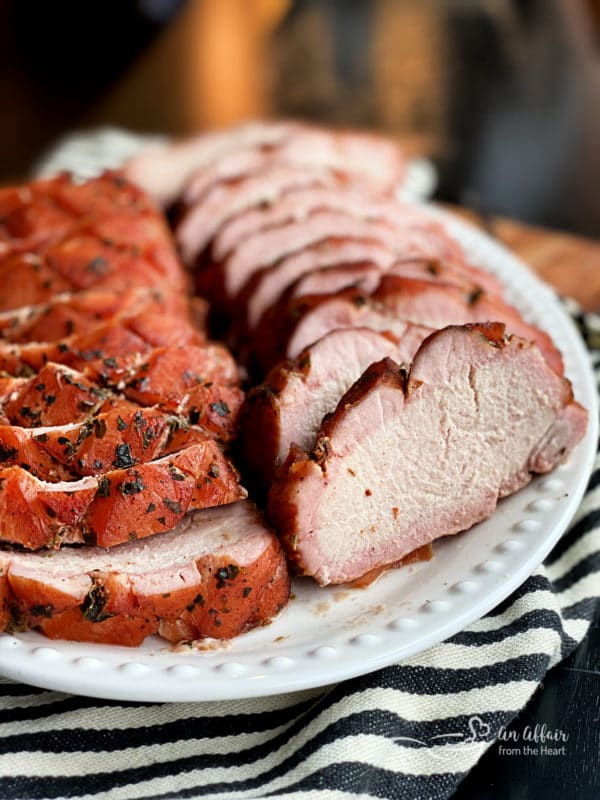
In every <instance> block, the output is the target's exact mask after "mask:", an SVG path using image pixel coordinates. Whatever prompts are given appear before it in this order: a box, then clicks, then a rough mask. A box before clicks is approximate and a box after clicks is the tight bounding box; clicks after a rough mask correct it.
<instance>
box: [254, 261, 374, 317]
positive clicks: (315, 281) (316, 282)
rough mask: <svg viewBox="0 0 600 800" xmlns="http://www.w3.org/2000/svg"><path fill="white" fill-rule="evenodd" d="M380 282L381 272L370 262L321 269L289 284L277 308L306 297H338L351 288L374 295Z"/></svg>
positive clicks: (349, 263)
mask: <svg viewBox="0 0 600 800" xmlns="http://www.w3.org/2000/svg"><path fill="white" fill-rule="evenodd" d="M380 280H381V268H380V267H379V266H378V265H377V263H373V261H369V260H365V261H356V262H348V263H339V264H334V265H333V266H325V267H319V268H318V269H314V270H311V271H310V272H307V273H306V274H305V275H302V276H301V277H300V278H298V279H297V280H295V281H294V283H292V284H290V286H288V287H287V289H286V290H285V292H284V293H283V294H282V295H281V298H280V299H279V301H278V305H279V304H283V305H284V306H285V305H287V303H289V302H290V301H291V300H296V299H297V298H299V297H305V296H306V295H322V294H336V293H337V292H340V291H341V290H342V289H350V288H355V289H358V290H359V291H361V292H364V293H365V294H371V293H372V292H374V291H375V289H376V288H377V287H378V286H379V282H380ZM267 311H268V309H267ZM263 313H267V312H266V311H265V312H263Z"/></svg>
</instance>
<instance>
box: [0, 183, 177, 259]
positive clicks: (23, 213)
mask: <svg viewBox="0 0 600 800" xmlns="http://www.w3.org/2000/svg"><path fill="white" fill-rule="evenodd" d="M116 215H121V216H122V215H126V216H128V217H131V219H134V218H137V219H144V217H146V216H147V217H148V218H151V219H152V220H153V224H154V225H155V227H153V230H154V231H155V232H156V231H158V230H160V231H161V233H160V234H159V236H160V238H161V239H162V237H163V236H164V235H165V231H166V228H165V222H164V219H163V218H162V217H161V216H160V215H159V214H158V211H157V209H156V206H155V205H154V203H153V202H152V201H151V199H150V197H149V196H148V195H147V194H146V193H145V192H143V191H140V189H139V188H138V187H137V186H135V185H134V184H132V183H130V182H129V181H126V180H124V178H123V176H121V175H117V174H116V173H114V172H111V171H107V172H105V173H104V174H103V175H101V176H99V177H97V178H93V179H92V180H89V181H85V182H83V183H80V182H76V181H73V180H72V178H71V176H70V175H69V174H68V173H61V174H59V175H56V176H53V177H51V178H43V179H41V180H36V181H31V182H30V183H27V184H25V185H22V186H10V187H6V188H3V189H1V190H0V220H1V222H0V240H1V241H3V242H4V243H12V244H19V243H28V244H30V245H31V244H34V243H36V242H37V243H40V242H44V241H49V240H57V239H61V238H63V237H64V235H65V234H66V233H69V232H71V231H72V230H73V228H74V227H76V226H78V227H82V226H83V227H85V226H88V227H89V226H90V225H93V224H95V223H96V222H99V221H101V220H103V219H114V217H115V216H116ZM145 221H147V220H145ZM148 230H149V229H147V231H146V234H145V236H144V242H143V243H144V244H147V243H148ZM167 238H168V237H167ZM130 243H131V244H134V243H135V244H138V243H140V244H141V242H130Z"/></svg>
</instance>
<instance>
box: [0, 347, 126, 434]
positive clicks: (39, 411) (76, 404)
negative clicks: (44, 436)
mask: <svg viewBox="0 0 600 800" xmlns="http://www.w3.org/2000/svg"><path fill="white" fill-rule="evenodd" d="M109 394H110V393H109V392H108V391H107V390H106V389H104V388H102V387H100V386H99V385H98V384H97V383H94V381H90V380H89V379H88V378H86V377H85V376H84V375H82V374H81V373H79V372H76V371H75V370H72V369H70V368H69V367H65V366H64V365H62V364H52V363H48V364H45V365H44V366H43V367H42V368H41V369H40V370H39V372H37V374H35V375H33V376H32V377H29V378H2V379H1V382H0V406H1V408H2V416H1V419H2V421H3V422H4V423H8V424H11V425H20V426H22V427H24V428H38V427H40V426H41V425H66V424H68V423H70V422H75V421H77V420H83V419H86V418H87V417H88V416H90V415H91V414H94V413H96V412H97V411H98V410H99V409H100V408H101V407H102V406H103V405H104V403H105V402H106V400H107V398H108V397H109ZM59 398H60V401H59Z"/></svg>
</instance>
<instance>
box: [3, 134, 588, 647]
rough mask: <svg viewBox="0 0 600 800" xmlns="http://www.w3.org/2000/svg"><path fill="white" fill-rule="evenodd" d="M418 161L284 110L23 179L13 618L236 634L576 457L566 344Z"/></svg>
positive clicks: (426, 552)
mask: <svg viewBox="0 0 600 800" xmlns="http://www.w3.org/2000/svg"><path fill="white" fill-rule="evenodd" d="M405 170H406V159H405V157H404V155H403V153H402V151H401V150H400V149H399V148H398V147H397V146H396V145H395V144H394V143H392V142H389V141H387V140H385V139H382V138H379V137H377V136H373V135H368V134H362V133H356V132H339V131H329V130H325V129H320V128H316V127H311V126H308V125H304V124H301V123H297V122H285V121H284V122H275V123H249V124H247V125H242V126H240V127H237V128H232V129H230V130H226V131H220V132H215V133H211V134H205V135H202V136H198V137H196V138H194V139H191V140H189V141H187V142H182V143H180V144H175V145H165V146H163V147H154V148H152V149H148V150H147V151H145V152H142V153H141V154H140V155H139V156H137V157H134V158H133V159H131V160H130V161H129V163H128V164H126V165H125V167H124V169H123V170H122V171H120V172H118V173H114V172H107V173H105V174H103V175H101V176H100V177H98V178H95V179H92V180H89V181H86V182H85V183H75V182H74V181H72V180H71V179H70V177H69V176H68V175H63V174H61V175H58V176H56V177H54V178H49V179H44V180H39V181H34V182H32V183H30V184H27V185H25V186H20V187H16V188H13V189H10V188H9V189H3V190H2V191H0V220H1V222H0V262H1V263H0V270H4V278H5V279H4V280H3V281H2V282H1V284H0V285H1V286H2V290H1V291H0V339H1V341H0V369H1V370H2V372H1V376H0V413H1V415H2V418H1V420H0V423H1V424H0V539H1V541H2V545H1V549H0V627H1V628H3V629H6V630H25V629H28V628H33V629H36V630H38V631H40V632H42V633H43V634H45V635H46V636H48V637H50V638H56V639H72V640H75V641H83V642H99V643H104V644H120V645H127V646H135V645H139V644H140V643H141V642H142V641H143V640H144V639H145V637H146V636H148V635H151V634H159V635H160V636H162V637H163V638H164V639H166V640H168V641H170V642H173V643H175V644H177V643H181V642H185V641H189V640H199V639H205V640H206V641H210V642H212V641H213V640H217V641H218V640H222V641H227V640H229V639H231V638H232V637H235V636H237V635H238V634H240V633H242V632H244V631H247V630H250V629H252V628H254V627H256V626H261V625H265V624H267V623H268V622H269V621H270V620H271V619H273V618H274V617H275V616H276V615H277V614H278V613H279V612H281V611H282V609H284V607H285V605H286V603H287V601H288V599H289V595H290V574H292V575H293V574H299V575H306V576H310V577H311V579H314V580H315V581H316V582H317V583H318V584H320V585H327V584H349V583H351V584H353V585H355V586H356V585H359V584H362V585H367V584H368V583H369V582H370V581H371V580H373V579H374V578H375V577H376V576H377V575H379V574H380V573H381V571H383V570H386V569H389V568H391V567H394V566H398V565H400V564H404V563H407V562H409V561H411V560H412V561H414V560H415V559H427V558H431V554H432V551H431V543H432V542H433V541H434V540H435V539H437V538H439V537H443V536H447V535H450V534H456V533H459V532H460V531H464V530H465V529H467V528H470V527H471V526H473V525H475V524H476V523H478V522H480V521H481V520H484V519H486V518H488V517H490V516H491V515H492V514H493V513H494V511H495V509H496V504H497V502H498V500H499V499H500V498H502V497H505V496H507V495H509V494H511V493H513V492H516V491H518V490H519V489H520V488H522V487H523V486H525V485H526V484H527V483H528V482H529V481H530V480H531V478H532V476H533V475H534V474H536V473H545V472H549V471H551V470H553V469H554V468H555V467H556V466H557V465H558V464H560V463H561V462H563V461H564V460H565V459H567V458H568V456H569V454H570V453H571V452H572V451H573V449H574V448H575V447H576V445H577V444H578V442H579V441H580V440H581V439H582V437H583V436H584V434H585V431H586V425H587V412H586V410H585V409H584V408H583V407H582V406H581V405H580V404H579V403H578V402H577V401H576V399H575V398H574V397H573V393H572V390H571V386H570V383H569V381H568V380H567V379H566V378H565V377H564V376H563V363H562V357H561V353H560V352H559V350H558V349H557V347H556V346H555V344H554V343H553V341H552V339H551V338H550V336H549V335H548V334H547V332H545V331H542V330H540V329H539V328H537V327H535V326H534V325H532V324H531V323H530V322H528V321H526V320H525V319H523V317H522V316H521V314H520V313H519V312H518V311H517V310H516V309H515V308H514V307H513V306H512V305H511V304H510V303H509V302H508V301H507V300H506V299H505V297H504V296H503V294H504V290H503V286H502V284H501V283H500V282H499V281H498V280H497V279H496V278H495V277H494V276H493V275H491V273H489V272H487V271H486V270H485V268H484V265H482V264H479V263H472V261H471V260H470V259H469V258H468V257H467V255H466V254H465V252H464V251H463V248H462V247H461V245H460V244H459V242H458V241H457V240H456V239H455V238H454V237H452V236H451V235H450V234H449V233H448V231H447V230H446V227H445V226H444V225H443V224H442V223H440V222H439V221H437V220H436V219H435V218H434V217H432V216H431V215H429V214H427V213H426V212H425V211H423V210H421V209H419V208H417V207H415V206H412V205H409V204H406V203H403V202H401V201H399V200H398V199H397V194H398V189H399V188H400V186H401V184H402V180H403V177H404V175H405ZM167 213H168V217H169V219H171V220H173V225H172V230H170V228H169V225H168V223H167V216H165V215H166V214H167ZM9 276H10V277H9ZM194 295H196V296H195V297H194ZM198 296H200V298H202V300H200V301H199V300H198ZM204 301H206V302H207V304H208V305H207V306H205V305H204ZM199 309H200V313H198V311H199ZM206 312H207V313H206ZM214 331H218V332H219V333H220V335H221V337H222V339H223V340H224V341H226V342H227V345H228V346H226V345H225V344H221V343H218V342H215V341H212V340H211V338H210V336H211V332H214ZM229 348H231V349H229ZM242 375H243V376H244V379H242ZM246 376H248V377H247V379H246ZM283 613H284V614H285V611H283Z"/></svg>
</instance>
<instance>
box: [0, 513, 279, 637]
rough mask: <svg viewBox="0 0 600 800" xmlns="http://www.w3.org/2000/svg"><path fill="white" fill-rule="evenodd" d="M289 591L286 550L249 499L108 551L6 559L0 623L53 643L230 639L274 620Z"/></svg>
mask: <svg viewBox="0 0 600 800" xmlns="http://www.w3.org/2000/svg"><path fill="white" fill-rule="evenodd" d="M289 591H290V581H289V576H288V572H287V569H286V564H285V559H284V557H283V553H282V551H281V546H280V544H279V542H278V540H277V537H276V536H275V535H274V534H273V533H272V532H271V531H270V530H269V528H267V527H266V526H265V524H264V522H263V521H262V519H261V517H260V515H259V514H258V512H257V511H256V509H255V508H254V507H253V506H252V505H251V504H250V502H249V501H240V502H237V503H233V504H231V505H228V506H223V507H220V508H215V509H210V510H206V511H198V512H194V513H192V514H189V515H187V516H186V517H184V519H182V520H181V522H180V523H179V524H178V525H177V527H176V528H175V529H174V530H172V531H170V532H168V533H164V534H163V535H162V536H159V537H155V538H154V539H153V540H151V541H150V540H146V541H144V542H131V543H129V544H125V545H122V546H121V547H118V548H114V549H113V550H111V551H110V552H108V551H106V550H104V549H101V548H99V547H86V548H81V549H72V548H63V549H62V550H61V551H60V552H54V553H52V555H51V556H48V554H44V555H38V554H35V553H26V554H24V553H9V552H6V551H4V552H2V551H0V600H1V599H2V597H3V598H4V603H3V604H2V603H1V602H0V624H2V623H3V625H2V627H4V628H6V627H11V626H13V627H14V626H16V627H24V626H25V627H31V628H37V629H39V630H40V631H41V632H42V633H44V634H46V636H49V637H50V638H53V639H71V640H75V641H90V642H103V643H107V644H118V645H129V646H135V645H139V644H140V643H141V642H142V641H143V640H144V638H145V637H146V636H148V635H149V634H154V633H159V634H160V635H162V636H163V637H165V638H167V639H169V640H170V641H172V642H179V641H182V640H193V639H199V638H203V637H212V638H215V639H228V638H231V637H233V636H237V635H238V634H240V633H243V632H244V631H247V630H249V629H251V628H254V627H256V626H258V625H264V624H266V623H267V622H269V620H270V619H271V618H272V617H274V616H275V615H276V614H277V613H278V612H279V611H280V610H281V609H282V608H283V607H284V606H285V604H286V603H287V600H288V597H289Z"/></svg>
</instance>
